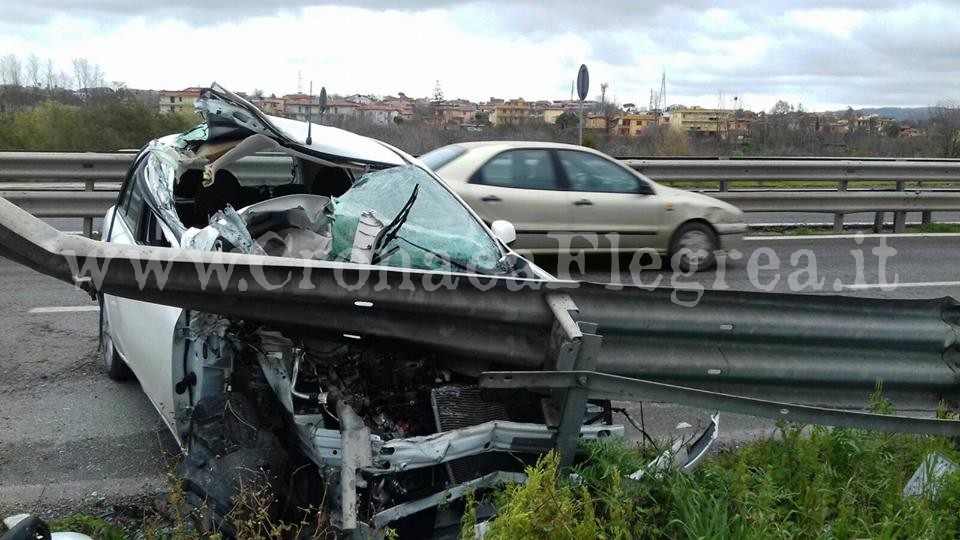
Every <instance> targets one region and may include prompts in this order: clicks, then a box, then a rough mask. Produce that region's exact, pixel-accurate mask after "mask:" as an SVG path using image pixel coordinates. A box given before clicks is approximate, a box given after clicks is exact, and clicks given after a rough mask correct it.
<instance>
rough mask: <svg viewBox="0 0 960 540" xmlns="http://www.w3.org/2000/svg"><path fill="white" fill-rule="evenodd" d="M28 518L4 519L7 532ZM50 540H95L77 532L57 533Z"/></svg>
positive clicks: (16, 516)
mask: <svg viewBox="0 0 960 540" xmlns="http://www.w3.org/2000/svg"><path fill="white" fill-rule="evenodd" d="M28 517H30V514H16V515H14V516H10V517H7V518H4V520H3V524H4V526H6V528H7V530H10V529H12V528H14V527H16V526H17V524H18V523H20V522H21V521H23V520H25V519H27V518H28ZM50 540H93V538H90V537H89V536H87V535H85V534H80V533H75V532H55V533H52V534H51V535H50Z"/></svg>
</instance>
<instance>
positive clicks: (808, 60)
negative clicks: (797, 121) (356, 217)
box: [0, 0, 960, 110]
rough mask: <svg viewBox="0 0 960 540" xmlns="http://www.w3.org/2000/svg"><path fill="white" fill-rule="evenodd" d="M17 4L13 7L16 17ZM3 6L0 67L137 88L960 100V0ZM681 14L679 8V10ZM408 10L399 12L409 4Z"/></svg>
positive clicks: (699, 101) (843, 101) (810, 101)
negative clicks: (35, 58) (58, 72)
mask: <svg viewBox="0 0 960 540" xmlns="http://www.w3.org/2000/svg"><path fill="white" fill-rule="evenodd" d="M3 4H7V5H3ZM314 4H315V2H307V1H297V0H266V1H265V0H203V1H200V0H198V1H185V0H165V1H153V0H151V1H139V0H137V1H127V0H18V1H10V0H0V54H9V53H14V54H17V55H18V56H21V57H25V56H26V55H27V54H29V53H31V52H33V53H36V54H38V55H39V56H41V57H43V58H47V57H50V58H53V59H54V60H55V61H56V62H57V63H58V64H59V66H60V67H61V68H62V69H64V70H69V66H70V59H71V58H74V57H81V56H82V57H86V58H88V59H90V60H91V61H94V62H96V63H99V64H100V65H101V66H102V67H103V69H104V71H105V72H106V73H107V77H108V79H109V80H117V81H123V82H125V83H126V84H127V86H128V87H131V88H155V89H159V88H164V89H176V88H182V87H186V86H194V85H206V84H209V83H210V82H211V81H214V80H216V81H217V82H220V83H221V84H224V85H225V86H227V87H228V88H231V89H234V90H241V91H247V92H249V91H252V90H253V89H254V88H260V89H263V90H265V91H266V92H267V93H268V94H269V93H277V94H282V93H288V92H294V91H296V90H297V85H298V79H297V73H298V72H302V80H303V89H304V90H306V86H307V82H308V81H310V80H313V81H314V83H315V85H316V86H317V87H319V86H320V85H326V87H327V90H328V91H329V92H331V93H340V94H349V93H354V92H363V93H374V94H396V93H397V92H405V93H406V94H408V95H412V96H426V95H429V94H430V93H431V91H432V88H433V85H434V81H435V80H437V79H439V80H440V83H441V85H442V87H443V90H444V93H445V94H446V96H447V97H448V98H451V97H465V98H469V99H473V100H481V99H483V100H485V99H486V98H488V97H489V96H497V97H504V98H509V97H524V98H526V99H563V98H568V97H569V96H570V83H571V80H572V79H573V78H575V76H576V70H577V67H578V66H579V65H580V64H581V63H586V64H587V65H588V66H589V68H590V73H591V80H592V88H591V94H598V93H599V88H600V83H601V82H608V83H609V90H608V96H612V97H613V98H614V99H616V100H617V101H619V102H621V103H626V102H633V103H636V104H638V105H646V104H647V102H648V99H649V93H650V89H651V88H659V86H660V74H661V72H662V71H663V70H665V71H666V73H667V94H668V100H669V103H683V104H686V105H702V106H705V107H713V106H717V105H725V106H732V105H733V97H734V96H738V97H739V99H741V100H742V102H743V104H744V105H745V106H746V107H748V108H752V109H769V108H770V107H771V106H772V105H773V103H774V102H776V101H777V100H778V99H785V100H787V101H789V102H791V103H794V104H796V103H798V102H802V103H803V105H804V108H806V109H807V110H824V109H836V108H843V107H846V106H847V105H852V106H854V107H858V106H877V105H903V106H925V105H929V104H933V103H936V102H939V101H942V100H946V99H954V100H957V99H960V2H958V1H957V0H942V1H934V2H926V3H913V2H900V1H895V0H850V1H847V2H838V1H834V2H826V1H820V0H810V1H807V2H804V1H797V0H790V1H787V0H746V1H740V2H736V1H727V2H707V1H702V0H679V1H674V2H662V1H655V2H651V1H647V0H632V1H631V0H594V1H586V0H503V1H500V0H489V1H483V2H475V1H457V0H400V1H397V0H390V1H387V0H353V1H348V0H343V1H340V2H332V3H328V4H324V5H314ZM667 4H669V5H667ZM396 5H403V6H405V7H403V8H399V9H398V8H397V7H396Z"/></svg>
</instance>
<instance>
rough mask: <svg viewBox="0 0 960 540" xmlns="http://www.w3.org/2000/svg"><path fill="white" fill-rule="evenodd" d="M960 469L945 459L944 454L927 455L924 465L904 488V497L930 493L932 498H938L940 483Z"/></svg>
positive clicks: (921, 465) (915, 472) (914, 473)
mask: <svg viewBox="0 0 960 540" xmlns="http://www.w3.org/2000/svg"><path fill="white" fill-rule="evenodd" d="M958 469H960V467H958V466H957V464H956V463H954V462H952V461H950V460H949V459H947V458H945V457H944V456H943V455H942V454H940V453H937V452H933V453H930V454H927V457H926V458H924V460H923V463H921V464H920V466H919V467H917V470H916V471H914V472H913V476H911V477H910V480H908V481H907V485H906V486H904V487H903V496H904V498H906V497H913V496H915V495H922V494H924V493H928V494H929V495H930V496H936V494H937V491H938V490H939V488H940V483H941V481H942V480H943V478H944V477H945V476H947V475H950V474H953V473H955V472H957V470H958Z"/></svg>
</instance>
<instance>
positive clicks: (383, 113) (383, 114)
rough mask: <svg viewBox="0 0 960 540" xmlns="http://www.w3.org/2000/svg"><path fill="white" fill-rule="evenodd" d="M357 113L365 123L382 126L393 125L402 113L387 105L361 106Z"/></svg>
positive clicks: (372, 104)
mask: <svg viewBox="0 0 960 540" xmlns="http://www.w3.org/2000/svg"><path fill="white" fill-rule="evenodd" d="M357 112H358V114H359V116H360V118H362V119H363V120H364V121H366V122H370V123H371V124H377V125H381V126H385V125H389V124H393V123H394V122H395V121H396V119H397V117H398V116H399V115H400V111H398V110H397V109H396V108H395V107H392V106H390V105H387V104H385V103H371V104H369V105H360V106H359V107H357Z"/></svg>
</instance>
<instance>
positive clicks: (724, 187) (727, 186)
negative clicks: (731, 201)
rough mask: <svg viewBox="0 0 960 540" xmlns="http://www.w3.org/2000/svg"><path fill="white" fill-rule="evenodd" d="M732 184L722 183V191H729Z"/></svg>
mask: <svg viewBox="0 0 960 540" xmlns="http://www.w3.org/2000/svg"><path fill="white" fill-rule="evenodd" d="M729 187H730V184H729V182H727V181H726V180H721V181H720V191H729Z"/></svg>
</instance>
